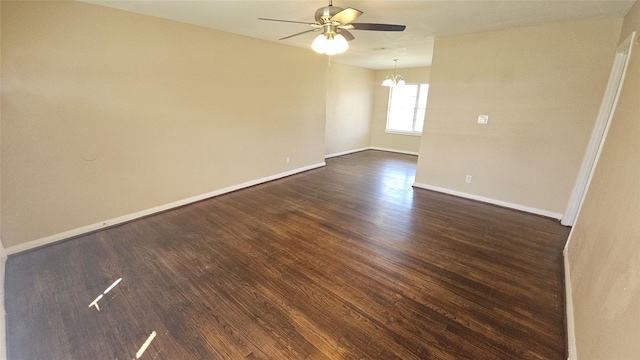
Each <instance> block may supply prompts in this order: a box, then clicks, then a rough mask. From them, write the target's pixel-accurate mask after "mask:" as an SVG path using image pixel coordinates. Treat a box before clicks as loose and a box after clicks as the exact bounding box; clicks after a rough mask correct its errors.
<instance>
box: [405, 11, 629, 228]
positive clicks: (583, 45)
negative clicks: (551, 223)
mask: <svg viewBox="0 0 640 360" xmlns="http://www.w3.org/2000/svg"><path fill="white" fill-rule="evenodd" d="M621 25H622V19H600V20H588V21H579V22H569V23H556V24H547V25H540V26H531V27H521V28H511V29H506V30H499V31H492V32H486V33H477V34H469V35H463V36H456V37H450V38H440V39H436V42H435V48H434V56H433V63H432V66H431V77H430V88H429V100H428V106H427V112H426V116H425V126H424V132H423V135H422V141H421V147H420V155H419V159H418V167H417V173H416V184H418V183H419V184H423V185H425V186H429V187H434V188H440V189H446V190H447V191H451V192H457V193H463V194H469V195H471V196H470V197H477V198H485V199H492V200H497V201H498V202H501V203H507V204H515V205H516V206H518V207H521V208H528V209H532V210H535V211H532V212H537V213H549V214H557V215H558V216H561V214H562V212H563V211H564V210H565V207H566V205H567V201H568V199H569V196H570V194H571V190H572V188H573V185H574V182H575V179H576V176H577V174H578V170H579V168H580V165H581V162H582V157H583V154H584V152H585V149H586V146H587V143H588V140H589V136H590V134H591V131H592V128H593V125H594V123H595V119H596V117H597V114H598V109H599V106H600V103H601V100H602V96H603V93H604V89H605V87H606V84H607V79H608V76H609V72H610V70H611V65H612V63H613V59H614V54H615V49H616V46H617V41H618V36H619V34H620V28H621ZM479 115H488V116H489V121H488V124H487V125H480V124H478V123H477V119H478V116H479ZM466 175H471V176H472V182H471V183H466V182H465V177H466ZM514 207H515V206H514Z"/></svg>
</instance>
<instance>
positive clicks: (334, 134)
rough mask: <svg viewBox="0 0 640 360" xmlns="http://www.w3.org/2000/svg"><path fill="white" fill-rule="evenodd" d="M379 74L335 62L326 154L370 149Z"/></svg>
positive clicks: (329, 83)
mask: <svg viewBox="0 0 640 360" xmlns="http://www.w3.org/2000/svg"><path fill="white" fill-rule="evenodd" d="M374 80H375V71H373V70H369V69H364V68H360V67H356V66H351V65H344V64H339V63H337V62H335V61H334V62H332V63H331V65H330V66H329V73H328V77H327V128H326V139H325V154H326V155H332V154H337V153H342V152H347V151H350V150H356V149H362V148H367V147H369V129H370V126H371V125H370V123H371V108H372V103H371V101H372V99H373V89H374Z"/></svg>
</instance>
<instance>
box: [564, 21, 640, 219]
mask: <svg viewBox="0 0 640 360" xmlns="http://www.w3.org/2000/svg"><path fill="white" fill-rule="evenodd" d="M635 35H636V33H635V32H633V33H631V35H629V37H627V38H626V39H625V41H623V42H622V43H621V44H620V45H619V46H618V48H617V50H616V55H615V58H614V61H613V66H612V68H611V73H610V74H609V82H608V83H607V88H606V90H605V92H604V96H603V98H602V103H601V104H600V110H599V111H598V117H597V118H596V123H595V125H594V127H593V131H592V132H591V138H590V140H589V145H588V146H587V150H586V151H585V154H584V157H583V159H582V165H581V166H580V171H579V173H578V176H577V178H576V182H575V185H574V186H573V190H572V191H571V197H569V202H568V203H567V208H566V209H565V211H564V216H563V217H562V221H561V223H562V225H566V226H573V224H575V222H576V218H577V216H578V212H579V211H580V207H581V206H582V202H583V201H584V196H585V194H586V193H587V189H588V188H589V183H590V182H591V177H592V176H593V170H594V169H595V167H596V165H597V164H598V159H599V158H600V152H601V150H602V146H603V144H604V140H605V138H606V137H607V132H608V131H609V126H610V124H611V119H612V118H613V115H614V113H615V110H616V105H617V104H618V98H619V97H620V91H621V90H622V85H623V84H624V77H625V75H626V73H627V65H628V64H629V58H630V55H631V48H632V46H633V39H634V38H635Z"/></svg>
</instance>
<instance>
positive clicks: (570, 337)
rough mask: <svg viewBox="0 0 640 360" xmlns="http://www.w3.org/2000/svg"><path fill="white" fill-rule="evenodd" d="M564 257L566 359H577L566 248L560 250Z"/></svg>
mask: <svg viewBox="0 0 640 360" xmlns="http://www.w3.org/2000/svg"><path fill="white" fill-rule="evenodd" d="M562 257H563V259H564V301H565V307H566V309H565V310H566V312H567V347H568V349H569V358H568V359H567V360H578V349H577V348H576V331H575V323H574V319H573V291H572V288H571V272H570V270H569V256H568V255H567V250H566V249H565V251H563V252H562Z"/></svg>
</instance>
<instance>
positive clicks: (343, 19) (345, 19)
mask: <svg viewBox="0 0 640 360" xmlns="http://www.w3.org/2000/svg"><path fill="white" fill-rule="evenodd" d="M360 15H362V11H360V10H357V9H354V8H346V9H344V10H342V11H340V12H339V13H337V14H335V15H333V17H332V18H331V21H332V22H333V21H336V22H339V23H340V24H342V25H345V24H348V23H350V22H352V21H353V20H355V19H356V18H357V17H358V16H360Z"/></svg>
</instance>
